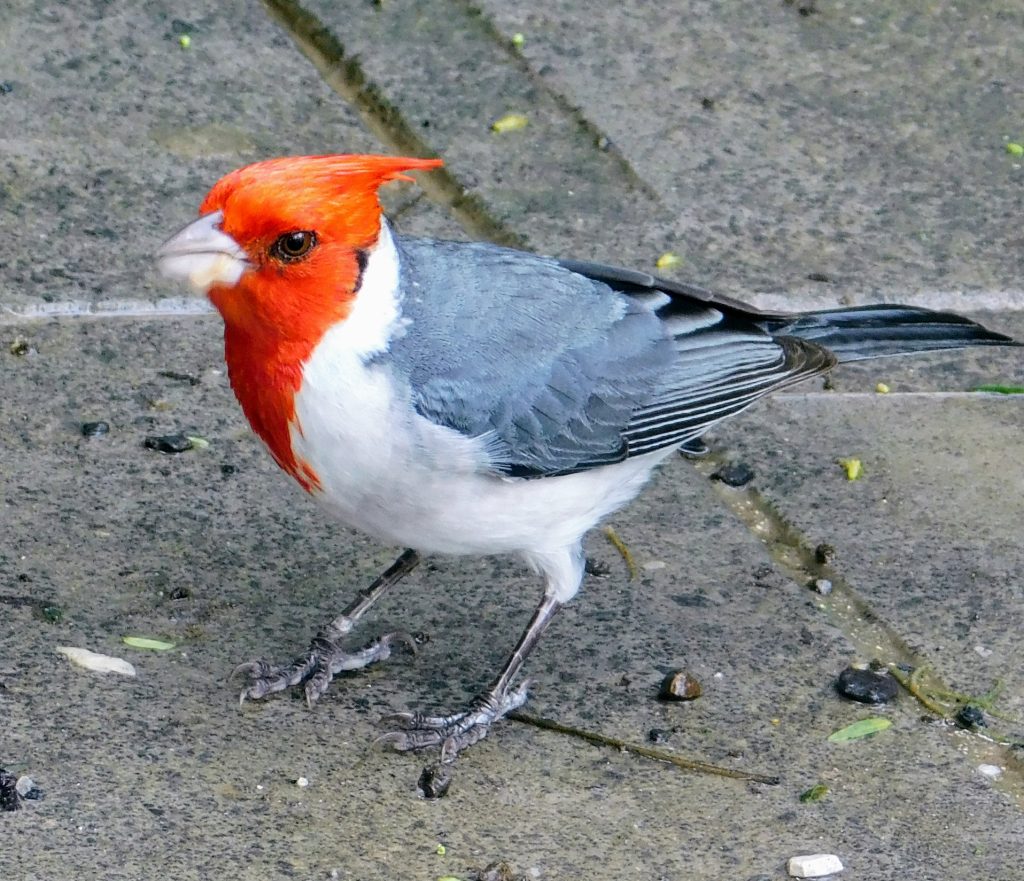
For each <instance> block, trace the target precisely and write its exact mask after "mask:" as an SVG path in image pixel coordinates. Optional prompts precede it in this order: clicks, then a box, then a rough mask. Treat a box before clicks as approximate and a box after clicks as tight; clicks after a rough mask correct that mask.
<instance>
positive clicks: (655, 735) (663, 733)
mask: <svg viewBox="0 0 1024 881" xmlns="http://www.w3.org/2000/svg"><path fill="white" fill-rule="evenodd" d="M671 735H672V732H671V731H669V730H668V729H667V728H652V729H651V730H650V731H648V732H647V739H648V740H649V741H650V742H651V743H668V739H669V737H670V736H671Z"/></svg>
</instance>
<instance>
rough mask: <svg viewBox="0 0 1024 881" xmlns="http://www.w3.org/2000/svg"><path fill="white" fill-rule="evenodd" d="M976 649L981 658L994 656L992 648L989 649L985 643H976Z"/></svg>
mask: <svg viewBox="0 0 1024 881" xmlns="http://www.w3.org/2000/svg"><path fill="white" fill-rule="evenodd" d="M974 651H975V652H976V653H977V655H978V656H979V657H981V658H991V657H992V649H987V648H985V646H983V645H976V646H975V647H974Z"/></svg>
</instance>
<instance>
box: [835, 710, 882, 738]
mask: <svg viewBox="0 0 1024 881" xmlns="http://www.w3.org/2000/svg"><path fill="white" fill-rule="evenodd" d="M886 728H892V722H891V721H890V720H889V719H883V718H882V717H881V716H872V717H871V718H869V719H861V720H860V721H859V722H854V723H853V724H852V725H847V726H846V727H845V728H840V729H839V730H838V731H833V732H832V733H831V734H830V735H829V736H828V742H829V743H845V742H846V741H847V740H860V738H862V737H870V736H871V735H872V734H877V733H878V732H879V731H885V729H886Z"/></svg>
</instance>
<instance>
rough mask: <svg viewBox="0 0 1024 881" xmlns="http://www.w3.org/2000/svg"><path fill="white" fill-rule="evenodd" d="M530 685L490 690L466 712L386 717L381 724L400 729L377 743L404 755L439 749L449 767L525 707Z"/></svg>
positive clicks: (527, 683) (524, 683)
mask: <svg viewBox="0 0 1024 881" xmlns="http://www.w3.org/2000/svg"><path fill="white" fill-rule="evenodd" d="M530 685H531V681H530V680H526V681H525V682H523V683H522V684H521V685H519V686H517V687H516V688H506V689H504V690H501V691H490V692H488V693H486V694H484V695H481V696H480V697H478V698H477V699H476V700H475V701H473V703H472V704H471V705H470V707H469V709H468V710H466V711H465V712H462V713H452V714H451V715H449V716H427V715H425V714H423V713H395V714H393V715H391V716H385V717H384V719H383V720H382V722H383V723H384V724H385V725H394V726H395V727H396V728H397V729H398V730H396V731H389V732H388V733H387V734H384V735H382V736H381V737H379V738H378V739H377V742H378V743H385V744H388V745H389V746H392V747H394V748H395V749H396V750H399V751H402V752H406V751H418V750H421V749H427V748H428V747H432V746H440V747H441V765H442V766H444V765H450V764H452V763H453V762H454V761H455V759H456V757H457V756H458V754H459V753H460V752H461V751H462V750H464V749H466V747H469V746H472V745H473V744H474V743H477V742H479V741H481V740H483V739H484V738H485V737H486V736H487V734H488V733H489V732H490V730H491V725H493V724H494V723H495V722H497V721H498V720H499V719H500V718H501V717H502V716H504V715H505V714H506V713H508V712H510V711H512V710H515V709H518V708H519V707H521V706H522V705H523V704H525V703H526V698H527V691H528V690H529V687H530Z"/></svg>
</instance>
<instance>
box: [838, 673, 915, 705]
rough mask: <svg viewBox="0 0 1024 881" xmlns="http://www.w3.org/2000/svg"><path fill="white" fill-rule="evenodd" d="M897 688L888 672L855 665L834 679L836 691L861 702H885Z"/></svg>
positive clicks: (893, 694)
mask: <svg viewBox="0 0 1024 881" xmlns="http://www.w3.org/2000/svg"><path fill="white" fill-rule="evenodd" d="M898 690H899V685H898V683H897V682H896V680H895V679H893V677H892V676H890V675H889V674H888V673H885V672H875V671H874V670H861V669H858V668H857V667H847V668H846V669H845V670H843V672H842V673H840V674H839V678H838V679H837V680H836V691H838V692H839V693H840V694H841V695H842V696H843V697H848V698H849V699H850V700H853V701H859V702H860V703H862V704H887V703H889V701H891V700H893V699H894V698H895V697H896V692H897V691H898Z"/></svg>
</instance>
